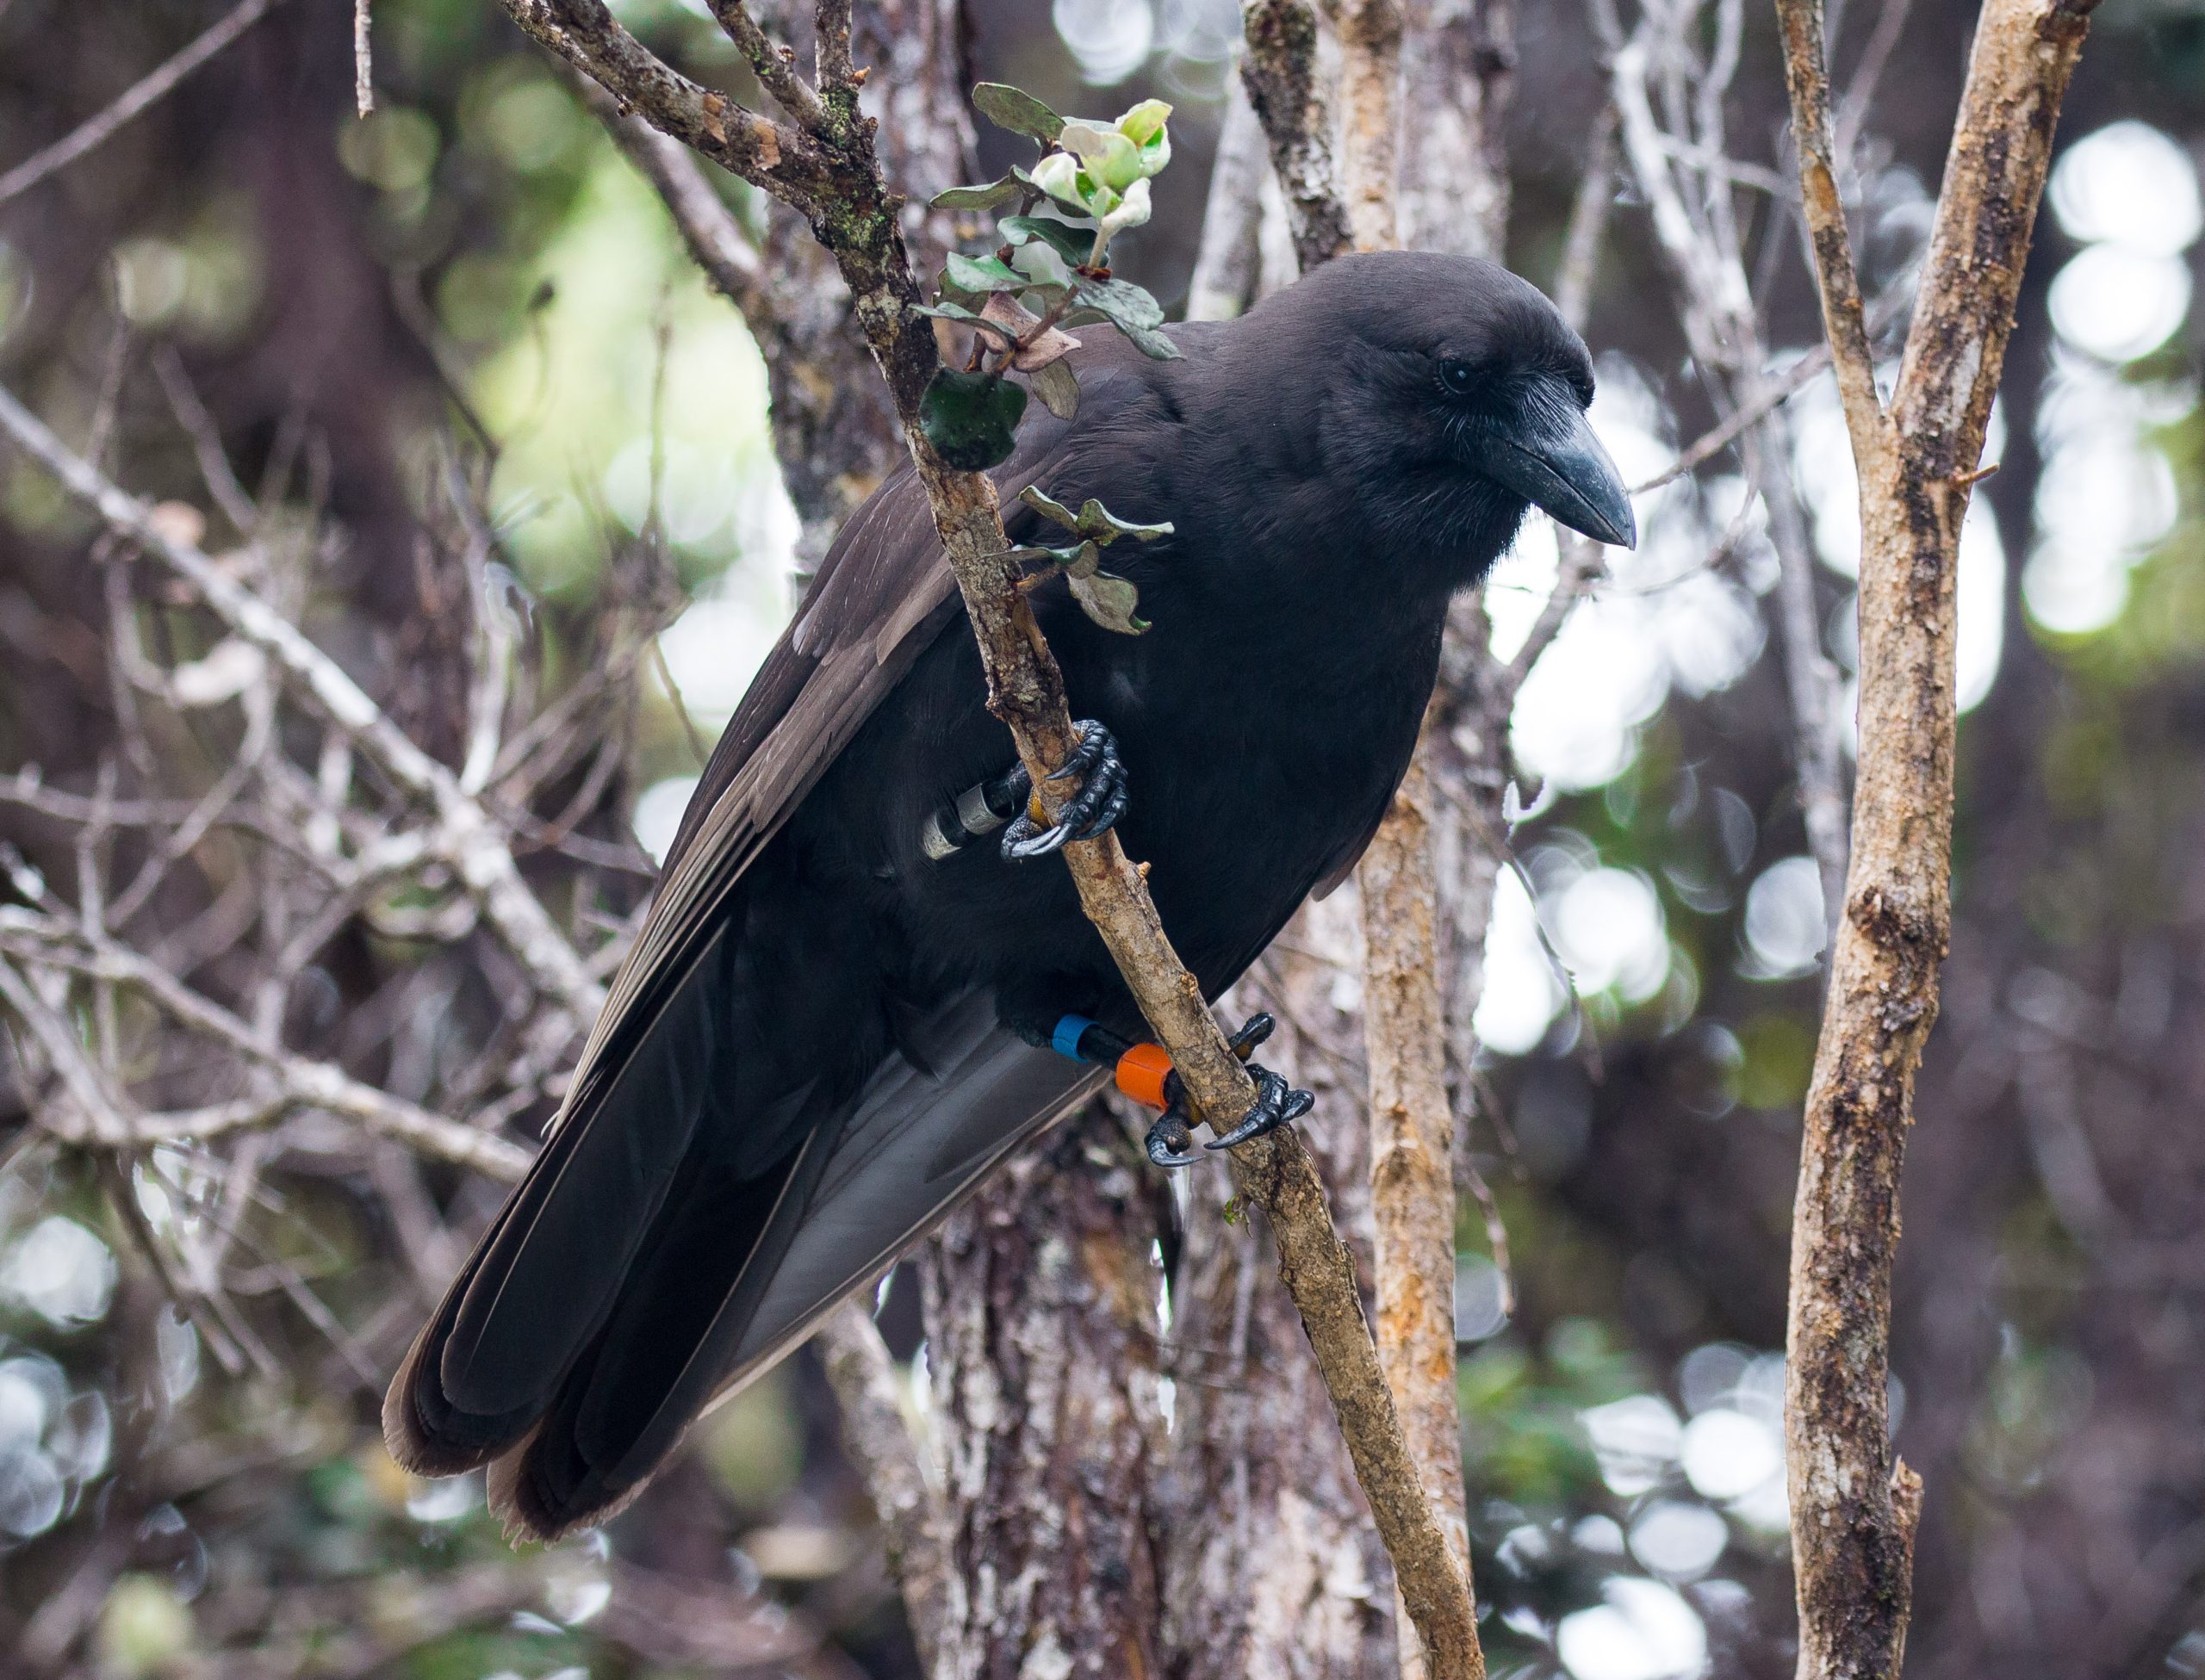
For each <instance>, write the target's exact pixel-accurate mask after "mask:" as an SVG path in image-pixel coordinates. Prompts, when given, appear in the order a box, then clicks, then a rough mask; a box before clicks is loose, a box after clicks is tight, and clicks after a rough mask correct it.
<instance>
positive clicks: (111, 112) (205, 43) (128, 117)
mask: <svg viewBox="0 0 2205 1680" xmlns="http://www.w3.org/2000/svg"><path fill="white" fill-rule="evenodd" d="M282 3H283V0H241V3H240V4H239V6H238V7H237V9H235V10H233V11H232V12H231V13H229V15H227V16H226V17H224V18H223V19H222V20H221V22H218V23H215V24H214V25H213V26H212V27H211V28H208V30H206V32H205V33H203V34H201V35H200V36H198V37H197V38H196V40H193V41H192V42H191V43H190V45H189V46H186V47H184V48H183V51H182V52H180V53H177V54H176V56H175V57H173V58H171V59H169V60H168V61H167V62H166V63H165V64H163V65H160V67H159V68H158V69H157V70H154V71H151V72H150V73H149V74H147V75H146V76H144V77H140V79H139V80H138V81H136V82H134V83H133V84H131V85H130V86H129V87H128V88H127V89H125V90H123V93H122V95H121V97H120V98H118V99H115V100H114V101H113V102H110V103H109V104H108V105H107V106H106V107H105V108H103V109H102V110H100V111H99V112H97V113H96V115H92V116H90V117H87V118H86V119H85V120H84V121H83V122H80V123H79V124H78V125H77V127H74V128H72V129H71V130H70V131H69V133H66V134H64V135H63V136H62V137H61V138H60V139H58V140H56V141H54V142H53V145H51V146H47V147H44V148H43V149H42V150H40V151H37V152H33V153H32V154H31V155H30V156H29V157H28V158H24V159H23V161H22V163H20V164H16V166H15V168H13V169H11V170H9V171H8V172H7V173H6V174H5V175H0V204H5V203H7V202H8V201H9V200H10V199H16V198H20V197H22V195H23V194H25V193H27V192H28V191H29V190H30V189H32V188H33V187H35V186H36V185H38V183H40V182H41V181H43V180H45V179H46V177H47V176H49V175H52V174H53V172H54V171H55V170H62V169H66V168H67V167H68V166H69V165H70V164H73V163H75V162H76V161H77V159H78V158H81V157H83V156H84V154H85V153H86V152H91V151H94V150H96V149H97V148H98V147H100V146H104V145H106V144H107V142H108V141H109V139H113V138H114V137H115V133H116V132H117V131H118V130H120V129H121V128H122V127H125V126H126V125H127V124H128V123H130V122H131V121H134V119H136V118H138V117H140V116H142V115H144V114H145V113H146V109H147V108H149V107H151V106H153V105H156V104H158V103H159V102H161V101H162V100H163V99H165V98H166V97H167V96H169V94H170V93H171V92H172V91H174V90H175V88H176V86H177V84H178V83H179V82H181V81H183V79H184V77H187V76H189V75H190V74H191V72H192V71H195V70H196V69H198V68H199V67H200V66H201V65H203V64H205V63H206V62H207V61H208V59H211V58H213V57H214V56H215V54H217V53H220V52H221V50H222V49H223V48H224V47H226V46H228V45H229V44H230V43H231V42H232V41H233V40H236V39H237V38H238V37H239V35H241V34H244V33H245V31H246V30H248V29H250V28H252V26H253V25H254V24H256V23H258V22H260V20H261V19H262V18H264V17H265V16H267V15H268V14H269V13H270V11H272V10H274V9H275V8H276V6H278V5H280V4H282Z"/></svg>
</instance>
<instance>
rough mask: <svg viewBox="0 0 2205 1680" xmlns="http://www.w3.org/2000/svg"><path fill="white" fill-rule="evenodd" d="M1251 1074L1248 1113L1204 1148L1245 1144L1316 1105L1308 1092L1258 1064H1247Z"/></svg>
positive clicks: (1299, 1117) (1228, 1147) (1220, 1148)
mask: <svg viewBox="0 0 2205 1680" xmlns="http://www.w3.org/2000/svg"><path fill="white" fill-rule="evenodd" d="M1248 1073H1249V1076H1250V1077H1252V1079H1254V1080H1255V1082H1256V1100H1255V1101H1253V1102H1252V1103H1250V1104H1249V1105H1248V1112H1247V1113H1245V1114H1244V1115H1242V1116H1241V1117H1240V1124H1239V1125H1236V1126H1234V1127H1233V1130H1232V1131H1228V1132H1227V1133H1226V1134H1225V1135H1224V1136H1223V1137H1222V1138H1212V1139H1211V1140H1210V1141H1209V1142H1208V1143H1207V1144H1203V1145H1202V1147H1203V1148H1204V1149H1206V1150H1229V1149H1231V1148H1232V1147H1233V1145H1234V1144H1245V1143H1246V1142H1247V1141H1248V1140H1249V1139H1250V1138H1260V1137H1262V1136H1263V1135H1264V1133H1265V1132H1266V1131H1277V1130H1278V1129H1279V1127H1281V1126H1283V1125H1286V1124H1287V1123H1288V1122H1289V1121H1290V1120H1298V1119H1301V1117H1302V1116H1303V1115H1304V1114H1306V1113H1308V1112H1309V1111H1310V1110H1311V1109H1312V1108H1314V1107H1316V1106H1317V1099H1316V1098H1315V1097H1314V1096H1313V1095H1311V1094H1309V1093H1308V1092H1307V1091H1297V1090H1295V1088H1293V1087H1292V1086H1290V1085H1289V1084H1288V1083H1287V1082H1286V1081H1285V1080H1283V1079H1282V1078H1280V1077H1279V1076H1278V1075H1276V1074H1275V1073H1273V1072H1272V1071H1271V1070H1270V1069H1269V1068H1266V1067H1264V1066H1263V1065H1262V1064H1261V1063H1255V1062H1251V1063H1248Z"/></svg>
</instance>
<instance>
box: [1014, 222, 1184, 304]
mask: <svg viewBox="0 0 2205 1680" xmlns="http://www.w3.org/2000/svg"><path fill="white" fill-rule="evenodd" d="M997 226H999V227H1000V228H1001V229H1002V230H1003V238H1004V239H1009V241H1010V242H1011V244H1013V245H1024V244H1026V243H1027V242H1028V240H1029V239H1039V240H1040V241H1041V243H1042V244H1044V245H1047V246H1048V247H1049V248H1050V249H1051V250H1053V251H1055V252H1056V253H1057V255H1058V256H1059V257H1063V258H1064V259H1065V262H1066V263H1070V264H1071V266H1072V267H1073V268H1078V266H1079V265H1080V264H1081V263H1084V262H1085V261H1086V260H1087V255H1088V253H1089V252H1090V251H1093V250H1094V249H1095V234H1094V232H1093V231H1092V230H1090V229H1089V228H1084V227H1075V226H1072V225H1071V223H1070V222H1065V221H1053V220H1050V219H1049V218H1048V217H1047V216H1005V217H1004V218H1003V220H1002V221H1001V222H1000V223H998V224H997ZM1158 319H1162V312H1161V311H1160V310H1159V311H1158Z"/></svg>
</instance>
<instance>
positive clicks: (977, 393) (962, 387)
mask: <svg viewBox="0 0 2205 1680" xmlns="http://www.w3.org/2000/svg"><path fill="white" fill-rule="evenodd" d="M1025 412H1026V387H1024V386H1022V385H1014V384H1012V383H1011V382H1010V381H1009V380H1007V379H999V378H996V377H994V376H993V375H988V374H968V373H960V372H959V371H957V370H956V369H952V368H944V369H941V371H940V372H939V373H937V374H935V376H934V377H933V378H932V379H930V380H929V381H927V388H926V394H924V395H923V396H922V397H921V398H920V399H919V430H920V431H922V432H923V433H924V434H925V436H926V440H927V442H928V443H931V444H933V445H934V452H935V454H936V455H938V456H941V459H942V462H943V464H944V465H946V466H948V467H951V468H955V469H956V470H957V471H959V472H961V473H979V472H985V471H986V470H987V469H988V468H991V467H993V466H996V465H998V464H999V463H1001V462H1004V461H1007V460H1009V458H1010V452H1011V450H1012V449H1013V448H1015V447H1016V443H1017V441H1018V422H1019V419H1020V418H1021V417H1022V416H1023V415H1024V414H1025Z"/></svg>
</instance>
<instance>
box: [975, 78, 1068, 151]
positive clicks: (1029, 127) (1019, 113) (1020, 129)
mask: <svg viewBox="0 0 2205 1680" xmlns="http://www.w3.org/2000/svg"><path fill="white" fill-rule="evenodd" d="M972 108H973V109H974V110H976V111H978V113H979V114H980V115H982V116H984V117H985V118H987V120H988V121H990V122H992V123H993V124H995V126H996V127H998V128H1008V129H1009V131H1010V132H1011V133H1014V134H1028V135H1030V136H1032V137H1033V138H1034V139H1037V140H1039V141H1040V142H1041V144H1042V145H1044V146H1053V145H1055V144H1056V139H1057V135H1058V133H1059V131H1060V130H1062V128H1063V127H1064V126H1065V120H1064V119H1063V118H1062V117H1060V116H1059V115H1057V114H1056V113H1055V112H1054V111H1053V110H1051V109H1050V108H1048V107H1047V105H1044V104H1043V103H1042V102H1040V100H1038V99H1036V98H1035V97H1034V96H1033V95H1032V94H1030V93H1028V92H1027V91H1026V90H1024V89H1023V88H1014V87H1012V86H1011V85H1010V84H1009V83H1007V82H983V83H981V84H980V85H979V86H978V87H976V88H974V89H973V90H972Z"/></svg>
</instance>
